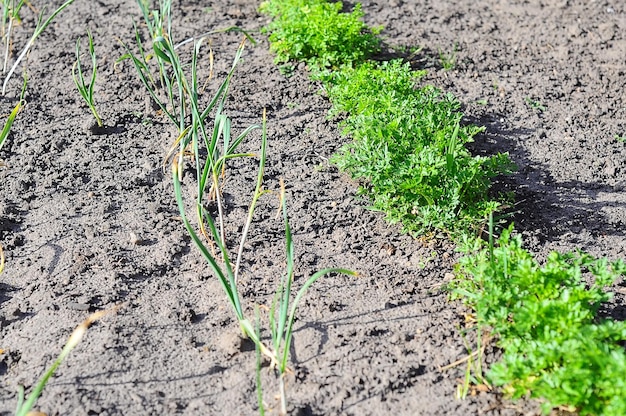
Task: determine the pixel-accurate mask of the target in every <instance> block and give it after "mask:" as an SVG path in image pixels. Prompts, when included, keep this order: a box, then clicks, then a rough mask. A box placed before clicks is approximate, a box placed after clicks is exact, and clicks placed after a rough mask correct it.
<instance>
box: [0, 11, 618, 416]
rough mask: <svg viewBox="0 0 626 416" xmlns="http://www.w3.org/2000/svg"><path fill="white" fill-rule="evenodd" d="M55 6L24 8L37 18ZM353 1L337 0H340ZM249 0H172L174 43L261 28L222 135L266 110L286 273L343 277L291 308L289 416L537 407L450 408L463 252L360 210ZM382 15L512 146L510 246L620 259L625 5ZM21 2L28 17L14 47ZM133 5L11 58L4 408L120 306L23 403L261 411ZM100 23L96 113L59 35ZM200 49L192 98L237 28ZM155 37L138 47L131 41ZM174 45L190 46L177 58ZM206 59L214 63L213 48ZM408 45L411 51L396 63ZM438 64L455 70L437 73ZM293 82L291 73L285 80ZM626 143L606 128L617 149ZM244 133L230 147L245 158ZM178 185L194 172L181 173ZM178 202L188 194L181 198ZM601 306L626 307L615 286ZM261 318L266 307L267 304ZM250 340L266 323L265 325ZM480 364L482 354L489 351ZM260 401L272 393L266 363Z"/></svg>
mask: <svg viewBox="0 0 626 416" xmlns="http://www.w3.org/2000/svg"><path fill="white" fill-rule="evenodd" d="M47 3H49V4H48V7H49V9H52V7H53V6H54V5H57V6H58V5H60V3H61V2H60V1H58V0H55V1H50V2H43V1H36V0H35V1H32V6H33V7H39V8H40V7H42V6H44V5H45V4H47ZM348 6H350V5H349V4H346V7H348ZM257 8H258V4H257V3H256V2H254V1H248V0H215V1H197V0H196V1H192V0H189V1H174V7H173V15H174V34H175V36H176V38H177V39H176V40H178V41H182V40H184V39H187V38H189V37H192V36H198V35H202V34H203V33H206V32H208V31H210V30H213V29H221V28H227V27H230V26H235V25H236V26H239V27H241V28H244V29H246V30H247V31H249V32H250V33H251V35H252V36H253V37H254V39H256V41H257V44H256V46H253V45H252V44H251V43H248V46H247V49H246V51H245V52H244V55H243V61H242V63H241V64H240V66H239V67H238V68H237V70H236V75H235V77H234V79H233V83H232V86H231V91H230V97H229V100H228V103H227V106H226V112H227V113H228V114H229V115H230V117H231V118H232V125H233V129H234V131H235V132H241V131H243V129H244V128H245V127H247V126H248V125H250V124H257V123H261V120H262V112H263V110H264V109H266V111H267V125H268V140H269V147H268V160H267V169H266V182H265V185H266V187H267V189H270V190H274V191H276V190H278V189H279V187H280V185H279V184H280V180H281V179H282V180H283V181H284V183H285V186H286V191H287V198H288V210H289V216H290V221H291V226H292V229H293V233H294V241H295V253H296V257H295V260H296V280H295V283H294V286H295V287H296V288H299V287H300V286H301V285H302V283H303V281H304V279H305V278H306V277H307V276H310V275H311V274H312V273H314V272H315V271H316V270H319V269H321V268H325V267H331V266H332V267H338V266H341V267H346V268H350V269H352V270H355V271H358V273H359V276H358V277H349V276H338V275H332V276H328V277H324V278H322V279H320V280H318V282H317V283H315V285H314V286H312V287H311V289H310V290H309V292H308V293H307V294H306V296H305V297H304V299H303V301H302V303H301V305H300V308H299V310H298V319H297V321H296V324H295V333H294V342H293V346H292V350H291V360H290V368H291V370H292V371H291V372H290V374H289V375H288V377H287V396H288V397H287V398H288V409H289V412H290V414H294V415H398V416H400V415H483V414H484V415H534V414H539V402H537V401H534V400H530V399H525V400H522V401H517V402H512V401H510V400H508V399H507V398H506V397H505V396H504V395H503V394H502V393H501V392H500V391H498V390H497V389H496V390H489V389H488V388H487V387H486V386H484V385H477V386H474V387H472V388H471V389H470V391H469V394H468V397H467V398H466V399H464V400H460V399H457V398H456V397H455V395H456V392H457V386H459V385H460V384H462V381H463V378H464V376H465V373H466V369H467V361H463V360H464V359H465V358H467V357H468V351H469V352H471V351H477V346H476V334H475V331H474V330H473V329H472V328H471V316H470V315H469V310H467V309H466V308H465V307H464V306H463V305H462V303H460V302H459V301H450V300H449V293H448V292H446V291H445V285H446V284H447V283H448V282H449V281H450V280H451V278H452V277H453V273H454V263H455V260H456V259H458V256H459V254H458V253H457V252H456V251H455V246H454V245H453V244H452V243H450V242H449V241H447V240H446V239H445V238H443V237H442V236H437V235H435V236H430V237H429V238H421V239H415V238H412V237H410V236H407V235H403V234H402V233H401V232H400V228H399V226H398V225H390V224H388V223H387V222H385V220H384V215H382V214H381V213H377V212H373V211H372V210H370V209H368V202H367V200H364V199H363V198H361V197H359V196H358V195H357V189H358V184H356V183H355V182H354V181H352V180H351V179H350V178H349V177H348V176H347V175H346V174H343V173H341V172H339V171H338V170H337V168H336V167H334V166H333V165H332V164H331V163H329V158H330V157H331V155H333V153H335V152H336V151H337V150H338V149H339V148H340V146H342V144H344V143H346V142H347V141H348V139H347V138H345V137H342V136H341V134H340V131H339V130H338V128H337V125H336V123H335V121H331V120H329V119H328V118H327V112H328V109H329V103H328V101H327V99H326V98H325V97H324V94H323V91H322V90H321V86H320V85H319V84H317V83H315V82H311V81H309V80H308V74H307V71H306V67H305V66H304V65H302V64H300V65H296V67H295V68H293V69H294V70H293V71H289V70H290V68H283V69H284V70H285V69H286V70H287V71H284V70H283V71H282V72H281V71H280V70H279V67H277V66H276V65H275V64H274V63H273V57H272V55H271V54H270V53H269V51H268V50H269V45H268V43H267V40H266V37H265V35H263V34H262V33H260V29H261V28H262V27H263V26H264V25H265V24H266V23H267V22H268V18H267V17H266V16H262V15H260V14H259V13H258V11H257ZM363 11H364V12H365V21H366V23H367V24H368V25H370V26H376V25H383V26H384V27H385V29H384V31H383V32H382V36H383V37H384V40H385V43H386V45H387V46H386V52H385V54H384V56H382V57H381V59H382V58H384V59H388V58H391V57H393V56H400V55H402V56H403V57H405V58H406V59H408V60H409V61H410V62H411V63H412V64H413V66H414V67H415V68H416V69H418V68H424V69H427V70H428V75H427V76H426V78H425V79H424V82H428V83H431V84H434V85H436V86H437V87H440V88H442V89H443V90H445V91H447V92H451V93H453V94H454V95H455V96H456V97H457V98H458V99H459V101H460V102H461V103H462V106H463V112H464V114H465V122H467V123H474V124H477V125H479V126H484V127H485V131H484V133H482V134H480V135H478V136H477V137H476V142H475V143H473V144H472V150H473V151H474V152H475V153H476V154H493V153H495V152H509V153H510V155H511V157H512V159H513V160H514V161H515V163H516V164H517V165H518V167H519V169H518V171H517V172H516V173H515V174H513V175H511V176H509V177H506V178H498V180H497V181H496V184H495V186H494V192H505V191H506V192H513V193H514V195H515V202H514V203H513V204H511V206H510V208H509V210H508V213H509V214H510V216H509V217H508V219H509V220H512V221H514V222H515V224H516V228H517V230H518V231H519V232H520V233H521V234H522V235H523V237H524V239H525V244H526V247H527V248H529V249H530V250H532V251H533V252H534V253H536V254H537V256H538V258H540V259H541V258H545V256H546V254H547V253H548V252H549V251H550V250H554V249H557V250H576V249H582V250H585V251H588V252H590V253H592V254H594V255H597V256H607V257H609V258H611V259H617V258H623V257H624V251H625V249H626V240H625V239H624V231H623V228H624V223H625V221H626V193H625V192H624V191H625V189H626V178H625V176H624V174H625V173H626V163H625V161H626V143H624V141H626V95H625V94H626V5H625V4H624V2H623V1H618V0H610V1H607V0H517V1H513V0H506V1H500V0H473V1H467V0H466V1H434V0H392V1H389V0H387V1H370V0H365V1H364V2H363ZM35 19H36V15H35V14H34V13H33V12H32V11H31V10H25V11H24V12H23V22H22V24H21V25H20V26H18V27H17V28H16V29H15V36H14V40H13V44H12V49H11V51H12V57H11V59H10V62H9V63H12V61H13V59H14V58H15V57H16V56H17V54H18V53H19V50H20V49H21V48H22V47H23V46H24V45H25V44H26V42H27V40H28V38H29V37H30V34H31V33H32V31H33V27H34V22H35ZM141 21H142V18H141V14H140V10H139V8H138V6H137V5H136V3H135V2H133V1H122V0H111V1H95V0H94V1H86V0H76V1H75V2H74V4H72V5H71V6H70V7H69V8H68V9H66V10H65V11H64V12H63V13H61V14H60V15H59V16H58V17H57V18H56V20H55V21H54V22H53V23H52V24H51V25H50V26H49V27H48V28H47V29H46V31H45V32H44V33H43V34H42V35H41V37H40V38H38V39H37V41H36V43H35V45H34V47H33V49H32V51H31V52H30V54H29V56H28V60H27V62H26V73H27V75H28V91H27V94H26V105H25V107H24V108H23V109H22V111H21V112H20V114H19V116H18V117H17V120H16V122H15V124H14V126H13V131H12V133H11V135H10V136H9V138H8V140H7V142H6V144H5V146H4V147H3V149H2V151H1V152H0V159H2V160H3V161H4V162H5V163H6V165H7V167H6V168H4V169H2V171H1V172H0V243H1V244H2V246H3V248H4V252H5V254H6V269H5V271H4V273H3V274H2V275H0V334H1V338H0V348H1V349H2V353H1V354H0V380H1V382H0V413H1V414H10V413H11V412H12V410H13V409H14V408H15V404H16V401H17V393H16V392H17V389H18V385H25V386H26V387H27V392H28V391H30V388H31V387H32V386H33V385H34V384H35V382H36V381H37V379H38V378H39V377H40V376H41V375H42V374H43V372H44V369H45V368H47V367H48V366H50V365H51V364H52V362H53V360H54V358H55V357H56V355H57V354H58V353H59V352H60V350H61V348H62V347H63V345H64V343H65V341H66V340H67V338H68V336H69V335H70V333H71V332H72V330H73V328H75V327H76V326H77V325H78V324H79V323H80V322H82V321H83V320H84V319H86V318H87V316H89V314H90V313H91V312H94V311H98V310H106V309H110V308H113V307H115V306H116V305H122V306H121V308H120V309H119V311H118V312H117V313H116V314H112V315H109V316H106V317H105V318H103V319H102V320H101V321H99V322H98V323H96V324H94V325H93V326H92V328H91V329H90V330H89V332H88V333H87V334H86V336H85V338H84V340H83V341H82V343H81V344H80V345H79V346H78V347H77V348H76V349H75V350H74V351H73V352H72V353H71V355H70V356H69V358H68V359H67V360H66V361H65V362H64V363H63V364H62V365H61V366H60V367H59V369H58V371H57V373H56V375H55V376H54V377H53V378H52V379H51V381H50V383H49V384H48V386H47V387H46V389H45V391H44V393H43V395H42V397H41V398H40V400H39V401H38V403H37V406H36V407H37V409H39V410H40V411H42V412H45V413H46V414H48V415H167V414H185V415H221V414H228V415H254V414H258V406H257V399H256V397H257V389H256V383H255V369H256V355H255V352H254V349H253V348H252V347H251V345H250V343H249V342H246V341H244V340H242V339H241V338H240V336H239V329H238V325H237V322H236V320H235V319H234V314H233V311H232V307H231V306H230V304H229V303H228V301H227V299H226V296H225V294H224V293H223V291H222V288H221V287H220V284H219V283H218V281H217V280H216V279H215V278H214V277H213V276H212V275H211V272H210V270H209V268H208V267H207V264H206V263H205V262H204V260H203V258H202V257H201V256H200V254H199V253H198V251H197V249H196V248H195V247H194V246H193V244H192V243H191V241H190V239H189V237H188V236H187V235H186V232H185V230H184V227H183V224H182V223H181V219H180V215H179V213H178V209H177V207H176V204H175V200H174V194H173V188H172V183H171V178H170V174H169V173H168V172H169V170H168V168H166V169H165V171H164V169H163V167H162V165H163V160H164V158H165V156H166V154H167V153H168V150H169V149H170V147H171V146H172V144H173V143H174V141H175V139H176V130H175V128H174V126H172V125H171V123H169V121H168V120H167V119H166V118H165V117H164V116H163V114H161V113H160V112H159V111H156V110H155V108H154V106H153V105H152V103H151V101H150V100H149V99H148V94H147V93H146V91H145V89H144V87H143V86H142V85H141V84H140V82H139V81H138V77H137V75H136V73H135V70H134V68H133V67H132V66H131V64H130V63H129V61H121V62H119V63H118V60H119V58H120V57H121V56H122V55H123V54H124V53H125V49H124V46H123V43H126V44H127V45H129V48H131V50H134V51H136V44H135V38H134V32H133V22H137V24H138V28H139V31H140V32H141V33H143V34H144V35H145V34H146V30H145V29H146V28H145V26H144V25H142V24H141ZM87 29H89V30H91V32H92V33H93V35H94V39H95V48H96V53H97V55H98V64H99V72H98V79H97V82H96V88H95V101H96V104H97V106H98V108H99V110H100V112H101V115H102V116H103V118H104V120H105V127H104V128H102V129H98V128H95V127H94V125H93V117H92V115H91V114H90V112H89V110H88V108H87V107H86V105H85V104H84V102H83V101H82V99H81V98H80V96H79V94H78V92H77V90H76V87H75V85H74V84H73V81H72V78H71V70H72V65H73V63H74V60H75V52H74V48H75V42H76V39H77V38H78V37H82V38H83V49H84V50H86V30H87ZM208 39H210V47H211V48H212V50H213V55H214V63H215V68H214V73H213V78H212V80H210V81H209V82H208V84H207V89H206V92H205V94H204V96H203V97H202V99H203V100H205V101H206V100H208V98H209V97H210V94H211V92H212V91H214V90H215V88H216V85H217V83H218V82H219V81H221V80H223V79H224V76H225V74H226V71H227V69H228V68H229V67H230V65H231V63H232V59H233V57H234V54H235V50H236V48H237V45H238V44H239V42H240V41H241V34H237V33H232V32H231V33H220V34H214V35H211V36H209V37H208V38H207V40H208ZM144 40H145V41H146V44H147V46H148V47H149V40H147V39H145V38H144ZM180 50H181V53H182V54H183V55H185V54H188V52H189V46H182V47H181V48H180ZM203 50H204V51H205V52H204V54H203V55H202V61H201V65H202V71H201V76H202V77H203V79H206V78H208V75H209V70H208V68H209V59H208V56H209V54H208V50H209V42H208V41H207V42H206V43H205V48H204V49H203ZM411 52H412V53H411ZM446 61H453V62H454V66H453V68H451V69H448V70H446V69H444V67H443V66H444V65H443V64H444V63H445V62H446ZM20 72H21V67H20V69H18V71H17V72H16V75H14V76H13V78H12V79H11V80H10V81H9V82H8V86H7V93H6V95H5V96H3V97H0V113H2V114H3V117H6V116H7V115H8V114H9V113H10V111H11V109H12V108H13V107H14V106H15V104H16V103H17V101H18V99H19V92H20V89H21V82H22V80H21V74H20ZM285 72H290V73H285ZM620 138H621V140H620ZM259 143H260V137H259V134H258V131H257V132H255V133H254V134H252V135H251V136H250V139H249V140H248V141H246V142H244V143H243V144H242V150H244V151H250V152H255V151H257V150H258V148H259V145H260V144H259ZM256 168H257V161H256V159H253V158H248V159H241V160H238V161H234V162H232V163H231V164H230V165H229V166H228V169H227V171H226V177H225V178H226V182H225V186H224V190H223V192H224V198H225V201H226V222H227V227H226V228H227V236H228V240H229V244H232V246H233V247H236V245H237V243H238V236H239V235H240V232H241V228H242V224H243V221H244V219H245V216H246V211H247V206H248V204H249V201H250V194H251V192H252V190H253V186H254V180H255V175H256ZM185 173H186V183H187V184H188V186H189V187H191V180H192V178H193V171H192V170H191V168H189V169H187V170H186V172H185ZM276 195H277V194H276V192H273V193H270V194H267V195H266V196H265V197H264V198H262V199H261V203H260V206H259V209H258V211H257V213H256V215H255V217H254V221H253V223H252V230H251V234H250V238H249V240H248V242H247V244H246V245H245V250H244V261H243V264H242V276H241V281H240V289H241V293H242V297H243V302H244V304H245V307H246V311H247V313H248V314H250V316H254V305H265V306H268V305H270V303H271V300H272V297H273V293H274V291H275V290H276V288H277V285H278V282H279V278H280V276H281V273H282V272H283V270H284V267H285V256H284V244H285V242H284V228H283V223H282V221H281V220H280V218H277V216H276V211H277V208H278V199H277V197H276ZM186 196H187V198H191V194H190V193H188V194H186ZM615 292H616V297H615V299H614V300H613V301H612V303H611V304H609V305H608V306H607V307H606V308H604V310H603V313H604V314H605V315H607V316H612V317H614V318H616V319H623V318H624V316H626V309H625V305H626V303H625V301H624V295H623V292H624V288H623V287H622V286H621V285H616V287H615ZM261 318H262V325H263V326H264V328H267V312H266V309H264V308H261ZM262 334H263V336H264V337H267V336H268V331H267V329H264V330H263V332H262ZM484 341H485V342H484V344H485V345H486V347H485V351H484V359H485V361H486V363H489V362H493V361H494V360H496V359H497V357H498V350H497V348H496V346H495V345H494V341H493V340H488V339H485V340H484ZM261 378H262V380H263V397H264V401H265V403H266V407H267V409H268V413H269V414H277V413H278V410H277V409H278V406H277V404H278V402H277V391H278V386H277V382H276V379H275V377H274V374H273V372H272V370H271V368H270V367H269V365H268V364H267V363H264V364H263V367H262V369H261Z"/></svg>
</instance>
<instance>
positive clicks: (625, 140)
mask: <svg viewBox="0 0 626 416" xmlns="http://www.w3.org/2000/svg"><path fill="white" fill-rule="evenodd" d="M615 140H617V141H618V142H620V143H626V134H624V135H622V136H620V135H619V134H616V135H615Z"/></svg>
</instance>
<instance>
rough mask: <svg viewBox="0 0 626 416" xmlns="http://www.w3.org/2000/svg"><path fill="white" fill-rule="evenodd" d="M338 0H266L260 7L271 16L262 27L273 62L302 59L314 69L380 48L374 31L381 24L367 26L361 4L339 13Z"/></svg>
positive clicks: (340, 63) (362, 56)
mask: <svg viewBox="0 0 626 416" xmlns="http://www.w3.org/2000/svg"><path fill="white" fill-rule="evenodd" d="M342 9H343V4H342V3H341V2H333V3H330V2H327V1H326V0H269V1H266V2H264V3H263V4H262V5H261V7H260V10H261V11H262V12H263V13H266V14H268V15H270V16H272V17H273V20H272V22H271V23H270V24H269V25H267V26H266V27H265V28H264V31H265V32H266V33H270V35H269V40H270V43H271V46H270V49H271V51H272V52H274V53H276V63H284V62H288V61H290V60H296V61H305V62H307V63H309V64H310V65H312V66H314V67H316V68H317V69H322V68H340V67H343V66H352V65H354V64H356V63H359V62H362V61H363V60H365V59H367V58H368V57H369V56H371V55H372V54H374V53H376V52H377V51H378V50H379V49H380V40H379V39H378V38H377V37H376V35H377V34H378V33H379V32H380V31H381V30H382V29H381V28H371V29H370V28H368V27H367V26H366V25H365V24H364V23H363V22H362V21H361V18H362V17H363V12H362V11H361V5H360V4H358V3H357V4H356V5H355V6H354V9H353V10H352V12H351V13H342Z"/></svg>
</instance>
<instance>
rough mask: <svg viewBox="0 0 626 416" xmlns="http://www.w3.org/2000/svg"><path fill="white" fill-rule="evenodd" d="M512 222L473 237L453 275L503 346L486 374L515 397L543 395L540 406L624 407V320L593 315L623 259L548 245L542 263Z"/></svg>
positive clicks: (595, 411) (604, 410)
mask: <svg viewBox="0 0 626 416" xmlns="http://www.w3.org/2000/svg"><path fill="white" fill-rule="evenodd" d="M512 230H513V228H512V226H511V227H509V228H508V229H506V230H504V231H503V232H502V234H501V236H500V238H499V239H498V241H497V243H494V242H493V240H492V241H491V243H490V245H489V246H488V247H486V248H479V247H480V245H479V244H480V243H478V242H474V243H473V244H472V247H471V249H470V253H471V254H469V255H467V256H465V257H463V258H462V259H461V260H460V262H459V269H458V272H459V277H458V279H457V280H456V281H455V282H454V283H453V291H454V293H456V294H457V295H460V296H463V297H464V299H465V301H466V302H467V303H468V304H469V305H470V306H471V307H472V308H473V309H474V310H475V311H476V320H477V323H478V325H479V327H481V328H489V329H490V330H491V331H492V332H493V334H495V335H496V336H497V337H498V345H499V346H500V347H502V349H503V350H504V353H503V357H502V359H501V360H500V362H498V363H496V364H494V365H493V366H492V367H491V370H490V372H489V378H490V379H491V381H492V382H493V383H494V384H495V385H497V386H505V391H507V392H509V393H510V394H511V395H512V397H514V398H517V397H522V396H524V395H526V394H528V393H529V392H530V394H531V395H532V396H533V397H541V398H543V399H544V400H545V404H544V410H545V411H546V412H547V411H549V409H551V408H554V407H558V406H570V407H573V408H575V409H576V410H577V411H578V412H580V414H582V415H623V414H626V382H625V381H624V380H623V374H624V371H626V352H625V351H624V348H623V342H624V341H626V323H624V322H616V321H610V320H599V319H598V318H597V312H598V309H599V307H600V305H601V304H602V303H603V302H605V301H607V300H609V299H610V298H611V293H610V292H607V291H606V288H607V287H608V286H609V285H611V284H612V283H613V282H614V281H615V280H616V279H617V278H618V277H619V276H620V275H624V274H626V264H625V263H624V262H622V261H616V262H612V263H609V262H608V261H607V260H605V259H595V258H593V257H591V256H589V255H587V254H584V253H565V254H561V253H557V252H553V253H551V254H550V255H549V256H548V258H547V260H546V262H545V264H544V265H540V264H539V263H538V262H537V261H536V260H535V259H534V258H533V256H532V255H531V254H530V253H529V252H528V251H526V250H524V249H523V248H522V241H521V238H520V237H519V236H517V237H513V236H512ZM585 275H589V276H593V281H592V282H591V283H590V284H589V283H587V282H586V279H585Z"/></svg>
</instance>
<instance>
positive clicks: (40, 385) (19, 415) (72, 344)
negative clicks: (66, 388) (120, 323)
mask: <svg viewBox="0 0 626 416" xmlns="http://www.w3.org/2000/svg"><path fill="white" fill-rule="evenodd" d="M118 309H119V306H117V307H114V308H112V309H109V310H105V311H98V312H95V313H93V314H91V315H89V316H88V317H87V319H85V320H84V321H83V322H82V323H81V324H80V325H78V326H77V327H76V329H74V331H73V332H72V334H71V335H70V337H69V338H68V340H67V342H66V343H65V346H64V347H63V349H62V350H61V353H60V354H59V355H58V356H57V358H56V360H54V362H53V363H52V365H51V366H50V367H49V368H48V370H46V372H45V373H44V375H43V376H42V377H41V379H39V381H38V382H37V385H35V388H34V389H33V390H32V391H31V393H30V394H29V395H28V398H26V400H24V388H23V387H22V386H20V389H19V391H18V398H17V408H16V410H15V416H28V415H29V414H32V413H30V412H31V410H32V408H33V407H34V406H35V403H36V402H37V399H38V398H39V396H41V393H42V392H43V390H44V388H45V387H46V384H48V381H49V380H50V378H51V377H52V376H53V375H54V372H55V371H56V370H57V368H58V367H59V366H60V365H61V363H62V362H63V361H64V360H65V359H66V358H67V356H68V355H69V354H70V352H72V350H73V349H74V348H76V346H77V345H78V344H79V343H80V341H81V340H82V339H83V337H84V336H85V334H86V333H87V330H88V329H89V327H90V326H91V325H92V324H93V323H94V322H96V321H97V320H99V319H101V318H102V317H104V316H105V315H108V314H110V313H114V312H117V310H118Z"/></svg>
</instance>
